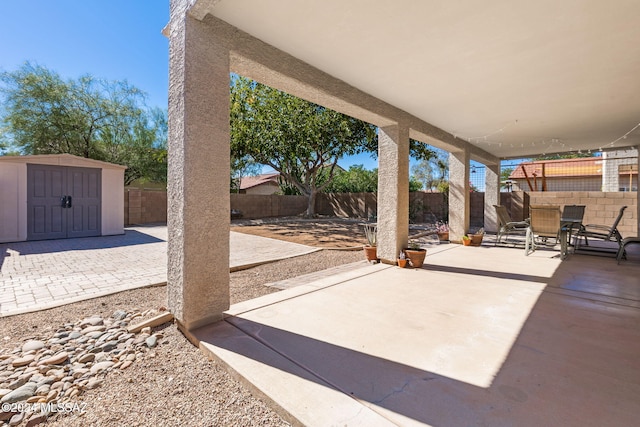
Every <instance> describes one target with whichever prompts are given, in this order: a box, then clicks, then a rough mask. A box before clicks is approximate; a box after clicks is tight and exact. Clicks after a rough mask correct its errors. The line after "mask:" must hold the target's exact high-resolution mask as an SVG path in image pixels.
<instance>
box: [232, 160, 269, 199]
mask: <svg viewBox="0 0 640 427" xmlns="http://www.w3.org/2000/svg"><path fill="white" fill-rule="evenodd" d="M261 170H262V167H261V166H260V165H259V164H257V163H255V162H254V161H253V160H252V159H251V157H249V156H244V157H235V156H234V155H233V153H232V155H231V192H232V193H239V192H240V183H241V182H242V178H244V177H245V176H255V175H258V174H260V171H261Z"/></svg>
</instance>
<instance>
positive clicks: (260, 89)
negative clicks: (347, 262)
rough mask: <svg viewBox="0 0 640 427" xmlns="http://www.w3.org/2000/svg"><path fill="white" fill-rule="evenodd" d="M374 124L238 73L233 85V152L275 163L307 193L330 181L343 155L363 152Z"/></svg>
mask: <svg viewBox="0 0 640 427" xmlns="http://www.w3.org/2000/svg"><path fill="white" fill-rule="evenodd" d="M375 138H376V129H375V127H374V126H373V125H370V124H368V123H365V122H363V121H360V120H357V119H354V118H353V117H349V116H346V115H344V114H341V113H338V112H336V111H333V110H330V109H327V108H324V107H322V106H320V105H317V104H313V103H311V102H308V101H305V100H302V99H300V98H297V97H295V96H292V95H289V94H286V93H284V92H281V91H279V90H276V89H273V88H270V87H268V86H265V85H263V84H260V83H257V82H254V81H252V80H249V79H246V78H243V77H238V78H236V79H234V80H233V83H232V88H231V152H232V153H233V154H232V155H233V156H234V157H236V158H243V157H245V156H248V157H250V158H251V159H252V160H253V161H254V162H255V163H260V164H263V165H268V166H271V167H272V168H273V169H274V170H276V171H278V172H280V174H281V175H282V177H283V178H284V179H285V180H286V181H287V183H289V184H291V185H293V186H294V187H295V188H296V189H297V190H298V191H300V193H301V194H303V195H305V196H307V197H308V198H309V202H308V205H307V215H308V216H312V215H314V214H315V198H316V195H317V193H318V192H320V191H322V190H323V189H324V188H325V187H326V186H328V185H329V183H330V182H331V180H332V179H333V176H334V174H335V172H336V170H337V169H336V167H337V162H338V159H340V158H341V157H342V156H345V155H351V154H356V153H359V152H362V151H363V150H364V149H365V147H366V146H367V145H368V144H371V142H372V140H374V139H375Z"/></svg>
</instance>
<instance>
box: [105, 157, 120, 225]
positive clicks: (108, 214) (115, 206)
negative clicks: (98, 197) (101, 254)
mask: <svg viewBox="0 0 640 427" xmlns="http://www.w3.org/2000/svg"><path fill="white" fill-rule="evenodd" d="M123 233H124V170H122V169H102V235H103V236H109V235H113V234H123Z"/></svg>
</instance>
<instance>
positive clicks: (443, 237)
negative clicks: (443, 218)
mask: <svg viewBox="0 0 640 427" xmlns="http://www.w3.org/2000/svg"><path fill="white" fill-rule="evenodd" d="M436 233H438V240H439V241H441V242H446V241H447V240H449V224H447V223H446V222H437V223H436Z"/></svg>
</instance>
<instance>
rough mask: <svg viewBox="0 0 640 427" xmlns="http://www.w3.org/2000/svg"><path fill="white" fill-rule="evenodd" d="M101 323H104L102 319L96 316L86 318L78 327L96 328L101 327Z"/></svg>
mask: <svg viewBox="0 0 640 427" xmlns="http://www.w3.org/2000/svg"><path fill="white" fill-rule="evenodd" d="M103 323H104V321H103V320H102V317H98V316H94V317H87V318H85V319H83V320H82V321H81V322H80V327H81V328H83V327H85V326H89V327H91V326H97V325H102V324H103Z"/></svg>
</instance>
